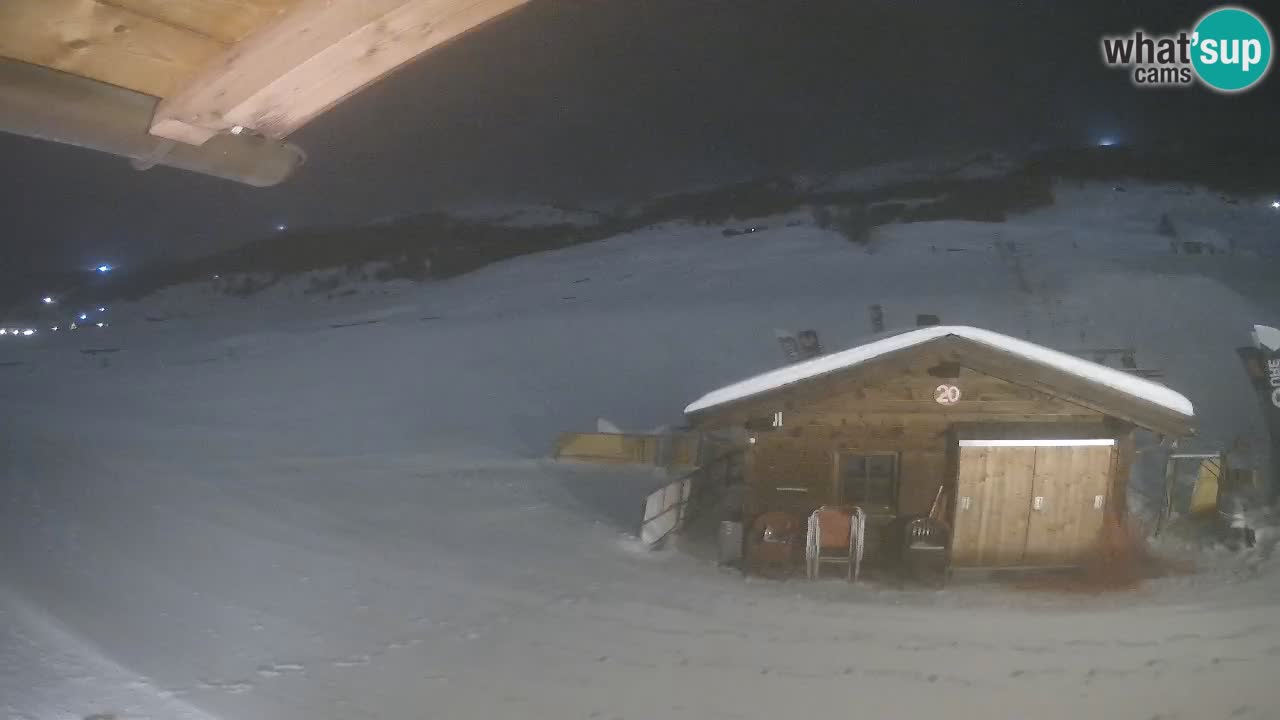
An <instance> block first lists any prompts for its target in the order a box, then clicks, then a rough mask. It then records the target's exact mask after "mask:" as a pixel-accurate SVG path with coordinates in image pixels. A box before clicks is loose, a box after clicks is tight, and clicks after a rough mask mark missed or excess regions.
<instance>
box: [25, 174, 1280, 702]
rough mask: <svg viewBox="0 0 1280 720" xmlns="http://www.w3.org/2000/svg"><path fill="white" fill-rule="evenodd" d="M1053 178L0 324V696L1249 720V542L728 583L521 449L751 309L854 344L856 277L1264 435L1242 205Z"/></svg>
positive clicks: (749, 357)
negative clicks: (387, 277)
mask: <svg viewBox="0 0 1280 720" xmlns="http://www.w3.org/2000/svg"><path fill="white" fill-rule="evenodd" d="M1060 198H1061V202H1060V204H1059V205H1058V206H1056V207H1054V208H1047V209H1044V210H1040V211H1037V212H1035V213H1032V214H1030V215H1027V216H1023V217H1020V218H1016V219H1014V220H1011V221H1010V222H1008V223H1003V224H998V225H985V224H980V223H962V222H940V223H922V224H914V225H903V226H892V227H886V228H881V229H879V230H878V231H877V232H876V234H875V236H874V238H873V241H872V242H871V243H870V245H868V246H867V247H859V246H855V245H851V244H849V243H848V242H846V241H845V240H844V239H842V238H841V237H840V236H838V235H836V234H834V233H831V232H828V231H824V230H821V229H819V228H816V227H814V226H813V225H812V224H811V223H810V222H809V219H808V217H807V216H806V215H804V214H796V215H792V216H787V217H778V218H770V219H769V220H768V222H765V223H761V225H762V226H764V225H767V226H768V228H769V229H767V230H763V231H760V232H756V233H751V234H747V235H739V236H733V237H725V236H724V235H723V234H722V233H721V232H720V228H719V227H703V226H694V225H686V224H679V223H674V224H669V225H664V226H658V227H653V228H648V229H645V230H642V231H637V232H634V233H631V234H628V235H626V236H619V237H614V238H611V239H609V240H606V241H602V242H599V243H593V244H590V245H585V246H580V247H575V248H571V249H566V250H562V251H556V252H551V253H544V254H539V255H532V256H526V257H521V258H516V259H513V260H510V261H506V262H503V263H499V264H496V265H492V266H489V267H487V268H484V269H482V270H480V271H477V272H474V273H471V274H468V275H464V276H461V277H457V278H454V279H451V280H447V281H441V282H434V283H427V284H421V285H415V284H411V283H392V284H378V283H372V282H365V283H354V284H351V285H350V286H348V287H346V289H354V290H355V291H356V292H354V293H349V294H345V293H344V294H331V293H322V294H321V293H306V292H304V291H305V290H306V288H307V287H308V286H309V283H310V280H309V279H307V278H298V279H295V280H288V281H285V282H283V283H281V284H279V285H278V286H274V287H272V288H270V289H269V290H266V291H264V292H263V293H261V294H258V295H254V296H252V297H249V298H247V299H236V298H229V297H225V296H222V295H219V294H216V293H214V292H212V290H211V285H210V284H207V283H206V284H200V285H191V286H184V287H178V288H173V289H171V290H169V291H167V292H166V293H165V294H164V295H163V296H161V297H157V298H152V299H148V300H145V301H142V302H140V303H136V304H131V305H123V304H122V305H118V306H113V307H111V308H110V309H109V311H108V312H109V313H110V315H111V324H110V326H109V327H107V328H103V329H101V330H99V329H97V328H94V329H92V330H89V331H77V332H76V333H74V334H68V333H65V332H61V333H58V334H56V335H52V336H43V337H37V338H34V339H33V340H34V342H16V343H15V342H4V343H0V406H3V407H4V409H5V412H4V414H3V415H2V416H0V477H2V478H3V494H2V495H0V498H2V499H0V642H3V645H0V713H2V714H4V715H6V716H8V717H15V718H24V719H28V718H29V719H37V718H38V719H40V720H43V719H44V718H64V717H84V716H87V715H90V714H92V713H101V712H114V713H118V714H119V716H120V717H121V718H144V717H146V718H170V717H179V718H181V717H191V718H219V719H222V718H227V719H230V718H236V719H237V720H239V719H241V718H248V719H251V718H276V719H279V718H284V719H286V720H288V719H291V718H307V719H308V720H316V719H318V718H352V717H365V718H405V717H446V718H453V717H488V718H504V717H510V718H557V719H559V718H566V717H602V718H608V717H665V718H706V717H768V716H775V715H789V714H794V712H795V709H796V708H797V707H806V708H812V709H813V712H816V713H824V714H825V713H826V712H837V711H839V712H845V711H847V710H848V709H849V708H850V707H851V706H856V707H857V708H859V712H861V713H862V714H866V715H871V716H889V715H893V716H906V717H915V716H925V715H939V714H941V713H944V712H945V713H947V714H950V715H958V716H960V717H968V716H976V715H977V714H978V713H979V712H981V713H982V714H983V716H984V717H985V716H989V714H990V711H989V708H990V707H991V706H992V704H993V703H998V705H999V707H1000V708H1001V712H1002V713H1003V714H1005V715H1007V716H1010V717H1021V716H1030V715H1034V716H1035V717H1039V718H1045V719H1046V720H1048V719H1050V718H1078V717H1082V716H1086V715H1087V716H1097V717H1117V716H1123V717H1142V718H1147V717H1153V716H1157V715H1158V716H1167V717H1178V716H1183V717H1228V716H1234V717H1245V718H1248V717H1256V718H1265V717H1268V716H1269V715H1270V714H1272V711H1273V709H1274V700H1275V692H1274V677H1273V676H1274V662H1275V657H1276V655H1277V653H1280V625H1278V624H1277V622H1276V620H1275V612H1274V598H1275V597H1276V593H1277V592H1280V573H1277V567H1276V562H1277V561H1276V560H1275V559H1274V558H1272V557H1270V556H1269V555H1267V554H1254V555H1250V556H1247V557H1243V558H1234V557H1232V558H1226V559H1224V560H1223V562H1224V566H1223V567H1221V568H1217V569H1212V570H1210V571H1208V572H1205V573H1203V574H1201V575H1198V576H1193V577H1188V578H1174V579H1169V580H1163V581H1159V582H1155V583H1152V584H1151V585H1149V586H1148V588H1147V589H1146V590H1145V591H1144V592H1142V593H1136V594H1126V595H1120V596H1112V597H1107V598H1096V599H1089V598H1084V599H1081V598H1068V599H1060V598H1042V597H1038V596H1026V595H1022V594H1018V593H1013V592H1010V591H1005V590H999V589H992V588H990V587H982V586H957V587H953V588H951V589H948V590H947V591H945V592H943V593H938V594H935V593H924V592H919V593H899V592H896V591H892V590H887V589H882V588H876V587H874V586H870V585H868V586H860V587H848V586H846V585H844V584H843V583H819V584H816V585H812V586H811V585H804V584H786V585H780V584H776V583H769V582H764V583H761V582H744V581H743V580H742V579H741V578H740V577H739V576H737V575H736V574H734V573H730V572H723V571H719V570H717V569H716V568H715V567H714V566H712V565H709V564H706V563H704V562H702V561H700V560H697V559H695V558H693V557H690V556H686V555H683V554H681V553H679V552H670V551H668V552H663V553H656V554H651V553H646V552H640V551H637V550H636V549H634V547H633V545H632V544H631V543H630V542H629V541H628V540H627V539H626V532H627V531H628V530H629V529H633V528H630V527H629V522H630V521H629V520H628V519H627V518H628V517H629V515H628V513H629V512H632V511H634V510H635V509H636V508H638V507H639V504H638V503H637V502H636V498H638V497H639V495H638V494H637V493H641V494H642V493H643V492H644V491H645V490H646V489H647V488H648V487H650V486H651V485H652V483H653V481H654V478H653V477H651V476H649V475H647V474H646V473H643V472H635V471H625V470H622V471H620V470H610V471H596V470H590V469H583V468H562V467H558V466H555V465H553V464H549V463H547V462H545V461H544V460H542V459H541V458H543V457H545V455H546V453H547V451H548V449H549V448H550V447H551V443H552V441H553V439H554V437H555V435H556V434H557V433H558V432H560V431H562V430H571V429H591V428H593V427H594V424H595V421H596V418H597V417H599V416H607V417H609V418H611V419H613V420H615V421H616V422H617V423H618V424H619V425H620V426H622V427H653V426H655V425H659V424H662V423H670V422H679V420H680V417H681V410H682V409H683V407H684V406H685V405H686V404H687V403H688V402H690V401H691V400H693V399H695V398H696V397H698V396H699V395H700V394H701V393H702V392H704V391H705V390H706V389H708V388H713V387H718V386H721V385H724V384H725V383H727V382H730V381H732V380H735V379H738V378H741V377H744V376H747V375H750V374H753V373H758V372H761V371H764V370H768V369H769V368H772V367H775V366H777V365H778V364H779V361H780V359H781V356H780V353H779V352H778V349H777V346H776V343H775V341H774V338H773V330H772V329H773V328H775V327H814V328H818V329H819V330H821V332H822V333H823V340H824V343H825V344H826V345H827V346H828V347H844V346H852V345H854V344H856V343H857V341H858V340H859V338H861V337H863V336H864V335H866V334H867V333H868V332H869V330H870V328H869V326H868V322H867V316H868V311H867V308H868V306H869V305H871V304H879V305H881V306H882V307H883V310H884V314H885V317H886V320H887V324H888V325H889V326H891V327H892V326H902V325H907V324H910V323H911V322H912V320H913V318H914V317H915V315H916V314H917V313H934V314H938V315H941V316H942V319H943V321H944V322H947V323H954V324H965V325H974V326H980V327H984V328H988V329H991V330H993V331H997V332H1001V333H1004V334H1006V335H1010V336H1013V337H1017V338H1024V339H1027V340H1030V341H1033V342H1036V343H1039V344H1044V345H1048V346H1050V347H1056V348H1061V349H1067V350H1070V349H1077V348H1097V347H1125V346H1132V347H1134V348H1136V349H1137V353H1138V354H1137V359H1138V361H1139V363H1140V364H1141V365H1142V366H1144V367H1153V368H1162V369H1164V370H1165V371H1166V378H1165V380H1166V382H1167V383H1168V384H1169V385H1170V386H1171V387H1173V388H1175V389H1177V390H1178V391H1179V392H1181V393H1183V394H1185V395H1186V396H1187V397H1188V398H1189V399H1190V400H1191V402H1192V403H1193V404H1194V405H1195V408H1196V416H1197V420H1198V423H1199V424H1200V428H1201V436H1200V438H1199V439H1198V440H1196V442H1198V443H1201V444H1204V445H1206V446H1221V445H1229V446H1232V447H1239V448H1246V447H1247V448H1252V449H1254V450H1255V451H1256V450H1258V449H1260V448H1262V447H1264V445H1265V437H1264V435H1263V434H1262V428H1261V421H1260V418H1259V416H1258V409H1257V406H1256V400H1255V398H1254V397H1253V394H1252V392H1251V390H1250V388H1249V386H1248V383H1247V381H1246V380H1245V378H1244V373H1243V372H1242V371H1241V370H1240V368H1239V367H1238V365H1237V363H1238V361H1237V359H1236V356H1235V353H1234V348H1235V347H1236V346H1237V345H1240V344H1243V343H1245V342H1247V341H1248V333H1249V331H1250V330H1251V329H1252V326H1253V324H1254V323H1256V322H1261V323H1264V324H1275V320H1276V319H1277V315H1280V284H1277V283H1275V282H1274V281H1273V278H1274V274H1275V272H1276V264H1275V262H1274V261H1272V260H1269V259H1267V253H1266V252H1264V251H1265V250H1266V247H1265V243H1266V242H1268V241H1269V236H1268V235H1267V234H1266V233H1263V232H1261V230H1259V231H1258V232H1255V231H1254V230H1253V229H1252V228H1255V227H1256V228H1259V229H1261V228H1265V227H1268V226H1267V225H1266V223H1267V222H1269V220H1268V218H1271V217H1274V216H1266V215H1259V216H1258V217H1257V218H1253V216H1251V215H1248V213H1250V212H1254V211H1255V210H1256V211H1257V212H1259V213H1262V212H1265V211H1264V210H1260V209H1254V208H1248V207H1244V206H1229V205H1226V204H1223V203H1219V205H1218V206H1215V205H1214V198H1213V196H1211V195H1206V196H1204V197H1201V196H1196V197H1195V198H1193V199H1192V200H1188V197H1187V196H1186V195H1184V194H1182V191H1181V190H1180V189H1177V188H1147V189H1143V190H1141V191H1138V190H1137V189H1135V188H1127V192H1125V193H1117V192H1116V191H1114V190H1112V188H1111V187H1110V186H1107V187H1096V186H1086V187H1082V188H1078V189H1077V188H1074V187H1068V188H1061V189H1060ZM1193 203H1194V204H1195V205H1196V207H1201V206H1202V208H1201V210H1198V211H1197V213H1198V215H1197V217H1198V218H1200V221H1201V222H1203V223H1205V224H1206V225H1208V226H1213V227H1221V228H1223V230H1222V232H1223V233H1224V234H1225V235H1226V236H1228V237H1229V238H1234V239H1235V241H1236V244H1235V245H1234V247H1235V248H1237V249H1238V252H1237V254H1234V255H1232V254H1218V255H1207V254H1201V255H1186V254H1182V253H1176V254H1175V253H1173V252H1171V250H1170V247H1169V243H1168V239H1167V238H1165V237H1163V236H1161V235H1160V234H1159V233H1157V232H1156V228H1157V226H1158V223H1159V220H1160V216H1161V214H1163V213H1170V214H1176V213H1178V212H1181V211H1183V209H1185V208H1187V207H1189V206H1190V205H1192V204H1193ZM1215 208H1217V209H1216V210H1215ZM1215 213H1217V214H1215ZM1219 216H1220V217H1221V221H1220V222H1219V221H1218V220H1215V218H1216V217H1219ZM1255 220H1256V223H1255ZM1215 223H1217V224H1216V225H1215ZM1250 248H1253V249H1254V250H1250V254H1249V255H1248V256H1246V255H1244V252H1245V250H1246V249H1250ZM86 351H90V352H86ZM1260 464H1261V463H1260ZM1150 480H1151V478H1150V477H1148V478H1145V479H1144V478H1139V482H1140V483H1141V482H1144V481H1150ZM1046 698H1052V701H1051V702H1049V701H1046Z"/></svg>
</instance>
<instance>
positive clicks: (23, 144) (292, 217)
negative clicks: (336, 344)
mask: <svg viewBox="0 0 1280 720" xmlns="http://www.w3.org/2000/svg"><path fill="white" fill-rule="evenodd" d="M1245 5H1246V6H1249V7H1252V9H1254V10H1256V11H1260V12H1261V13H1262V14H1263V15H1264V17H1266V18H1267V19H1268V21H1269V22H1270V24H1271V25H1272V27H1273V28H1275V27H1276V23H1277V22H1278V21H1280V12H1278V11H1277V10H1280V8H1277V9H1276V10H1271V9H1270V7H1269V4H1263V3H1258V2H1255V3H1245ZM1214 6H1216V3H1206V2H1181V1H1177V0H1154V1H1151V2H1139V1H1133V2H1119V1H1117V0H1110V1H1097V0H1087V1H1073V2H1066V1H1065V0H1063V1H1061V2H1053V1H1051V0H1023V1H1021V2H1014V1H1012V0H990V1H988V0H983V1H981V2H979V1H977V0H974V1H973V2H960V1H957V0H914V1H913V0H838V1H837V0H812V1H808V0H534V1H533V3H532V4H531V5H530V6H528V7H526V8H524V9H523V10H520V11H519V12H517V13H516V14H514V15H512V16H510V17H508V18H506V19H504V20H501V21H499V22H496V23H493V24H491V25H489V26H487V27H485V28H483V29H481V30H479V31H477V32H475V33H473V34H471V35H468V36H466V37H464V38H463V39H462V40H461V41H460V42H457V43H454V44H452V45H450V46H448V47H446V48H443V49H441V50H438V51H436V52H435V53H432V54H429V55H427V56H426V57H424V58H422V59H420V60H419V61H418V62H417V63H415V64H413V65H412V66H410V67H407V68H404V69H402V70H401V71H399V72H398V73H396V74H395V75H393V76H391V77H389V78H387V79H385V80H383V81H382V82H381V83H379V84H377V85H376V86H374V87H372V88H369V89H368V90H366V91H365V92H363V93H361V94H360V95H358V96H356V97H355V98H353V99H351V100H349V101H348V102H347V103H345V104H343V105H341V106H339V107H338V108H336V109H335V110H333V111H331V112H330V113H329V114H328V115H325V116H323V117H322V118H320V119H319V120H317V121H316V122H314V123H313V124H312V125H310V126H308V127H307V128H305V129H303V130H302V131H301V132H299V133H298V134H297V135H296V136H295V137H294V138H293V140H294V141H295V142H297V143H298V144H299V145H301V146H302V147H303V148H305V149H306V150H307V152H308V154H309V156H310V162H309V163H308V165H307V166H305V167H304V168H303V169H302V170H301V171H300V173H299V174H298V175H296V176H295V177H294V178H293V179H292V180H290V181H288V182H286V183H285V184H283V185H281V186H279V187H277V188H272V189H266V190H263V189H255V188H249V187H241V186H238V185H235V184H232V183H228V182H224V181H218V180H212V179H206V178H202V177H199V176H196V175H190V174H185V173H181V172H177V171H172V170H168V169H163V168H160V169H154V170H150V171H147V172H141V173H140V172H136V171H134V170H132V169H131V168H130V167H129V165H128V163H127V161H125V160H123V159H119V158H114V157H111V156H106V155H99V154H96V153H92V152H89V151H84V150H79V149H76V148H71V147H64V146H58V145H53V144H48V143H43V142H39V141H34V140H27V139H23V138H17V137H13V136H9V135H0V157H3V158H4V159H5V163H4V168H5V172H4V175H3V182H4V188H3V190H4V192H3V194H2V195H0V221H2V222H3V228H4V235H3V238H4V239H3V241H0V242H2V243H3V244H0V272H3V273H4V274H5V275H9V276H12V275H13V274H14V273H21V272H26V271H27V270H30V269H44V270H52V269H62V268H71V267H76V266H85V265H89V264H92V263H95V262H97V261H99V260H110V261H112V262H116V263H137V262H142V261H144V260H147V259H151V258H157V257H162V258H178V257H188V256H191V255H196V254H203V253H207V252H210V251H213V250H217V249H220V248H224V247H228V246H231V245H236V244H239V243H241V242H245V241H248V240H252V239H255V238H257V237H261V236H262V235H265V234H267V233H268V232H270V229H271V228H272V227H274V226H275V225H276V224H277V223H287V224H289V225H290V226H291V227H294V228H298V227H306V226H324V225H333V224H346V223H361V222H366V221H369V220H374V219H378V218H384V217H387V216H392V215H397V214H403V213H409V212H414V211H421V210H426V209H430V208H435V207H440V206H447V205H451V204H457V203H472V202H484V201H489V200H511V201H519V200H532V201H539V200H542V201H556V202H565V203H580V204H596V205H607V204H612V203H617V202H621V201H625V200H630V199H636V198H639V197H642V196H645V195H648V194H652V193H658V192H669V191H675V190H679V189H683V188H687V187H689V186H693V185H698V184H705V183H710V182H716V181H723V180H731V179H739V178H743V177H748V176H753V175H762V174H771V173H778V172H788V171H800V170H826V169H834V168H840V167H849V166H853V165H858V164H862V163H867V162H878V161H884V160H894V159H906V158H911V157H915V156H919V155H922V154H928V153H930V152H935V151H939V150H968V149H975V150H978V149H986V148H992V147H994V148H1000V147H1026V146H1028V145H1032V144H1062V143H1073V144H1076V143H1079V144H1083V143H1092V142H1095V141H1096V140H1098V139H1099V138H1101V137H1103V136H1114V137H1118V138H1120V139H1121V140H1123V141H1126V142H1133V143H1141V144H1162V143H1170V142H1184V143H1195V142H1200V141H1209V140H1213V139H1220V138H1233V139H1237V140H1240V141H1245V142H1257V143H1259V144H1268V143H1270V144H1271V145H1272V146H1274V141H1271V140H1270V137H1269V136H1270V135H1272V134H1280V130H1277V128H1280V123H1278V122H1277V120H1280V103H1277V102H1276V99H1277V90H1276V88H1277V83H1278V82H1280V81H1277V79H1276V77H1275V73H1274V71H1273V73H1272V76H1271V77H1270V78H1269V79H1268V80H1267V81H1265V82H1264V83H1263V85H1262V86H1261V88H1258V89H1255V90H1253V91H1252V92H1250V93H1247V94H1245V95H1241V96H1234V97H1228V96H1219V95H1215V94H1213V93H1211V92H1208V91H1206V90H1204V89H1201V88H1192V89H1167V90H1150V89H1143V90H1139V89H1135V88H1133V87H1132V86H1131V85H1130V84H1129V81H1128V77H1127V75H1126V74H1125V73H1124V72H1123V71H1119V70H1109V69H1107V68H1105V67H1104V66H1103V65H1102V63H1101V61H1100V58H1099V50H1098V42H1099V37H1100V36H1101V35H1102V34H1104V33H1106V34H1113V33H1128V32H1130V31H1132V30H1133V29H1134V28H1135V27H1142V28H1145V29H1146V30H1149V31H1151V32H1172V31H1175V30H1178V29H1182V28H1186V27H1189V26H1190V25H1191V24H1192V23H1193V22H1194V21H1195V20H1196V19H1197V18H1198V17H1199V16H1200V15H1201V14H1202V13H1203V12H1204V11H1205V10H1207V9H1209V8H1211V7H1214Z"/></svg>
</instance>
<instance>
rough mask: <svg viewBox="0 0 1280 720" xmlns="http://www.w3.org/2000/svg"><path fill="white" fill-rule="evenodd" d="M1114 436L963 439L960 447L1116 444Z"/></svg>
mask: <svg viewBox="0 0 1280 720" xmlns="http://www.w3.org/2000/svg"><path fill="white" fill-rule="evenodd" d="M1115 444H1116V441H1115V439H1114V438H1063V439H1041V440H961V441H960V447H1082V446H1106V445H1115Z"/></svg>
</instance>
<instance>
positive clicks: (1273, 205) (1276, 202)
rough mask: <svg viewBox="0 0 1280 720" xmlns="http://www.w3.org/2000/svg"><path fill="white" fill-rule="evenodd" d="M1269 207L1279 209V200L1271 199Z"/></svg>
mask: <svg viewBox="0 0 1280 720" xmlns="http://www.w3.org/2000/svg"><path fill="white" fill-rule="evenodd" d="M1271 207H1273V208H1275V209H1277V210H1280V200H1274V201H1272V203H1271Z"/></svg>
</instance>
